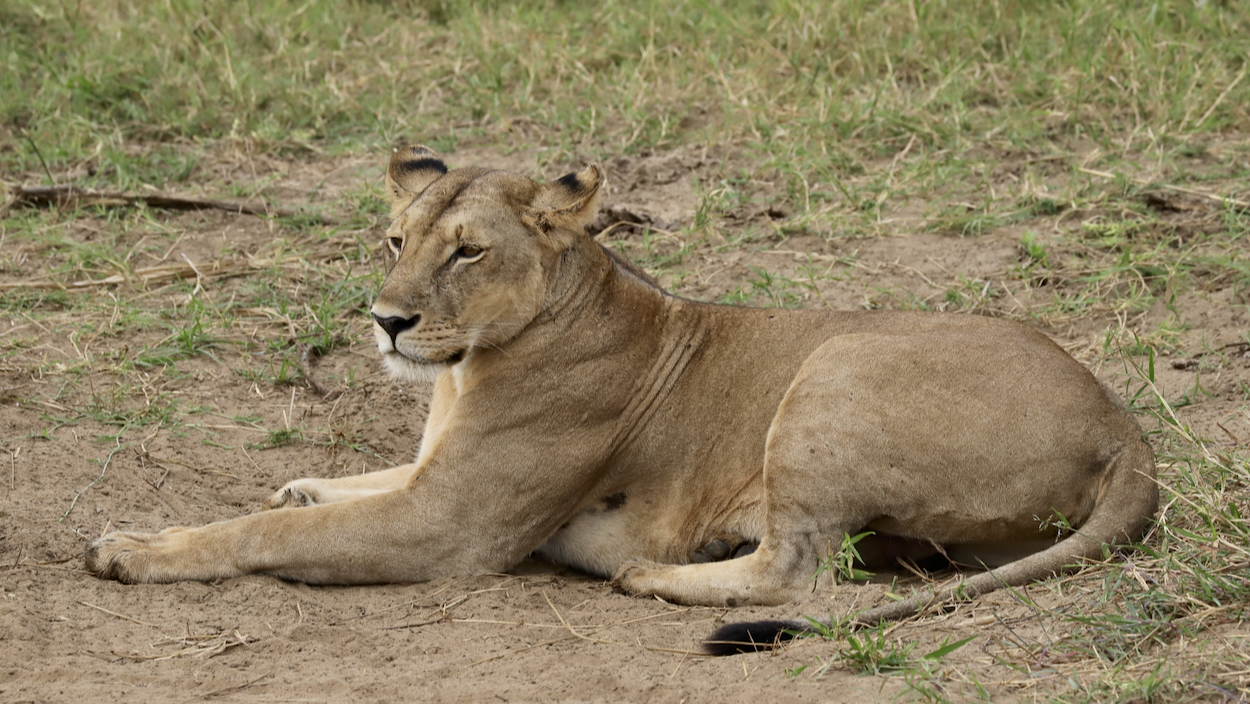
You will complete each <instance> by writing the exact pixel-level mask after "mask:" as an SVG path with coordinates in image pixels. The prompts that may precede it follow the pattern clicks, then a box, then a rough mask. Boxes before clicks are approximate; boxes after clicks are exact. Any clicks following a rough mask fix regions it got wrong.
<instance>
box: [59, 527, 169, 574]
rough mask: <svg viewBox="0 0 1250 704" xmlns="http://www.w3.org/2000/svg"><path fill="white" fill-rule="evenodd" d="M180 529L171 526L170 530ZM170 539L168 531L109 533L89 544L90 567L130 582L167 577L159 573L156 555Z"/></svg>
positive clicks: (89, 570)
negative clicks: (167, 534)
mask: <svg viewBox="0 0 1250 704" xmlns="http://www.w3.org/2000/svg"><path fill="white" fill-rule="evenodd" d="M178 530H179V529H177V528H170V529H168V531H166V533H168V532H171V531H172V532H177V531H178ZM168 540H169V539H168V538H167V537H166V534H165V533H120V532H114V533H109V534H108V535H105V536H102V537H99V538H96V539H95V540H93V541H91V542H90V543H88V544H87V550H86V553H85V554H84V556H83V557H84V558H85V561H86V566H87V571H88V572H90V573H91V574H94V575H95V576H97V577H99V578H100V579H116V580H117V581H119V582H124V583H126V584H142V583H149V582H162V581H166V580H163V579H160V578H159V576H158V575H157V572H158V570H157V568H156V564H155V562H156V559H155V558H156V557H157V556H158V555H159V554H160V552H161V547H162V545H163V544H164V543H166V542H168Z"/></svg>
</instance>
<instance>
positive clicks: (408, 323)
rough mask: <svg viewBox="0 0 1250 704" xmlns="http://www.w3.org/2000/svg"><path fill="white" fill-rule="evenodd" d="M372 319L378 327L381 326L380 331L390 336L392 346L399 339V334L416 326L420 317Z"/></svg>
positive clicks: (378, 317)
mask: <svg viewBox="0 0 1250 704" xmlns="http://www.w3.org/2000/svg"><path fill="white" fill-rule="evenodd" d="M373 319H374V320H375V321H377V323H378V325H381V326H382V329H383V330H385V331H386V334H387V335H390V336H391V344H392V345H394V344H395V338H396V337H399V333H401V332H403V331H405V330H407V329H408V328H411V327H414V326H415V325H416V324H417V321H419V320H421V316H419V315H414V316H412V317H411V318H401V317H399V316H391V317H389V318H383V317H380V316H377V315H374V316H373Z"/></svg>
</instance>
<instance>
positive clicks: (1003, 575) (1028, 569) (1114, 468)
mask: <svg viewBox="0 0 1250 704" xmlns="http://www.w3.org/2000/svg"><path fill="white" fill-rule="evenodd" d="M1158 503H1159V487H1158V485H1157V484H1156V482H1155V464H1154V456H1153V454H1152V453H1151V451H1150V446H1149V445H1147V444H1146V442H1145V441H1144V440H1140V441H1137V442H1131V443H1129V444H1128V446H1126V447H1125V448H1124V450H1123V451H1122V452H1120V453H1119V454H1118V455H1117V456H1116V458H1115V460H1114V461H1113V462H1112V463H1111V464H1110V465H1109V467H1108V475H1107V483H1106V487H1105V489H1104V490H1103V493H1102V496H1101V497H1099V500H1098V502H1097V503H1096V504H1095V506H1094V511H1093V512H1092V513H1091V514H1090V516H1089V519H1088V520H1086V521H1085V523H1084V524H1083V525H1081V527H1080V528H1079V529H1078V530H1076V531H1075V532H1073V533H1072V534H1071V535H1069V536H1068V537H1066V538H1064V539H1063V540H1061V541H1059V542H1058V543H1055V544H1054V545H1052V546H1051V547H1049V548H1047V549H1045V550H1042V551H1041V552H1038V553H1034V554H1033V555H1029V556H1028V557H1024V558H1022V559H1019V560H1016V561H1014V562H1009V563H1007V564H1005V565H1003V566H1001V567H998V568H995V569H992V570H989V571H987V572H982V573H980V574H977V575H973V576H972V577H969V578H967V579H965V580H962V581H960V582H959V583H957V584H955V585H952V586H948V587H943V588H938V589H926V590H923V591H921V592H918V593H917V594H915V595H914V596H912V597H910V598H907V599H903V600H901V601H896V602H894V603H891V604H886V605H884V606H878V607H876V608H873V609H868V610H867V611H863V612H860V613H859V614H857V615H856V616H855V617H854V618H853V619H851V624H852V625H854V626H875V625H877V624H880V623H883V622H886V621H897V620H899V619H903V618H907V617H908V616H912V615H914V614H916V613H919V612H920V611H922V610H924V609H928V608H931V607H934V606H938V605H943V604H950V603H954V602H959V601H966V600H969V599H973V598H975V597H977V596H980V595H982V594H986V593H989V592H992V591H994V590H996V589H1002V588H1004V587H1018V586H1022V585H1024V584H1028V583H1029V582H1033V581H1036V580H1038V579H1045V578H1046V577H1049V576H1051V575H1055V574H1059V573H1062V572H1064V571H1066V570H1068V569H1071V568H1072V567H1074V566H1075V565H1076V564H1077V563H1080V562H1082V561H1086V560H1097V559H1100V558H1101V557H1102V556H1103V549H1104V547H1105V546H1107V545H1112V544H1117V543H1125V542H1132V541H1133V540H1136V539H1137V538H1139V537H1140V536H1141V535H1142V533H1143V532H1144V531H1145V529H1146V526H1147V524H1148V523H1149V521H1150V518H1151V517H1152V516H1154V513H1155V510H1156V509H1157V508H1158ZM819 630H821V629H819V628H817V626H816V625H815V624H813V623H811V622H807V621H795V620H789V621H755V622H745V623H730V624H726V625H724V626H721V627H720V628H719V629H717V630H716V631H715V632H713V633H712V634H711V635H710V636H709V637H708V638H707V640H705V641H704V643H703V647H704V650H705V651H706V652H707V653H708V654H710V655H734V654H737V653H746V652H754V651H757V650H767V649H770V648H775V647H777V646H778V645H780V644H781V643H784V642H786V641H788V640H791V639H793V638H795V637H799V636H802V635H807V634H812V633H816V632H818V631H819Z"/></svg>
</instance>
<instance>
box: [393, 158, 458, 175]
mask: <svg viewBox="0 0 1250 704" xmlns="http://www.w3.org/2000/svg"><path fill="white" fill-rule="evenodd" d="M394 170H395V172H396V173H398V174H411V173H415V172H417V171H437V172H439V173H440V174H445V173H447V165H446V164H444V163H443V162H442V160H441V159H435V158H434V157H430V156H418V157H417V158H415V159H408V160H406V161H401V162H398V163H396V164H395V167H394Z"/></svg>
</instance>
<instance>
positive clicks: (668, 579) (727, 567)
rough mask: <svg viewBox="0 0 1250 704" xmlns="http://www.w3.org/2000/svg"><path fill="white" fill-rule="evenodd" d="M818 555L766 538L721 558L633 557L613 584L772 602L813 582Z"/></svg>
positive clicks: (694, 598) (727, 600)
mask: <svg viewBox="0 0 1250 704" xmlns="http://www.w3.org/2000/svg"><path fill="white" fill-rule="evenodd" d="M820 557H821V556H820V555H819V554H818V553H817V551H816V550H814V549H810V546H806V545H804V544H803V543H802V541H795V542H791V541H779V540H776V539H771V540H770V539H769V538H767V537H766V538H765V539H764V540H763V541H762V542H761V543H760V546H759V548H758V549H756V550H755V551H754V552H752V553H750V554H748V555H746V556H745V557H739V558H735V559H731V560H723V561H720V562H704V563H698V564H689V565H660V564H656V563H652V562H645V561H632V562H627V563H625V564H623V565H621V567H620V569H618V570H617V572H616V575H615V576H614V577H613V578H612V581H613V583H614V584H616V585H617V586H618V587H619V588H621V589H623V590H624V591H626V592H628V593H630V594H633V595H636V596H657V597H659V598H661V599H664V600H665V601H671V602H675V603H680V604H691V605H702V606H745V605H772V604H783V603H785V602H787V601H790V600H792V599H794V598H796V597H798V596H800V595H801V594H803V593H804V592H805V591H809V590H810V589H811V587H812V584H813V580H814V579H816V578H817V572H818V568H819V562H820Z"/></svg>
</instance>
